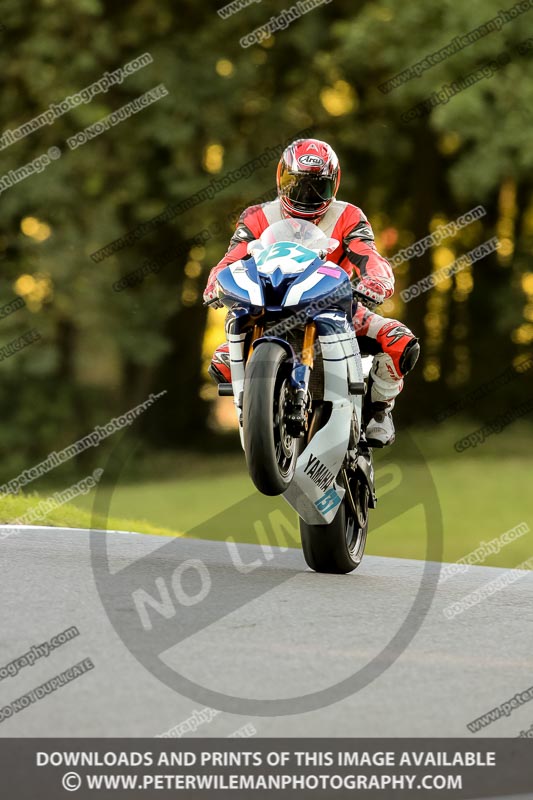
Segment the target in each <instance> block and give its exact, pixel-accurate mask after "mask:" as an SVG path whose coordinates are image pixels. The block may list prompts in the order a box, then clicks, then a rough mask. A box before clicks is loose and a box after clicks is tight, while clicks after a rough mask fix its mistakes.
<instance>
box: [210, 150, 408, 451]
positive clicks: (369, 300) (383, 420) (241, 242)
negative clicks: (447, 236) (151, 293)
mask: <svg viewBox="0 0 533 800" xmlns="http://www.w3.org/2000/svg"><path fill="white" fill-rule="evenodd" d="M340 179H341V170H340V167H339V161H338V159H337V156H336V155H335V152H334V151H333V149H332V148H331V147H330V146H329V144H327V143H326V142H322V141H319V140H318V139H297V140H296V141H294V142H293V143H292V144H290V145H289V146H288V147H287V148H286V149H285V150H284V152H283V154H282V156H281V159H280V162H279V165H278V171H277V186H278V198H277V199H276V200H272V201H271V202H268V203H261V204H260V205H256V206H250V208H247V209H246V210H245V211H244V212H243V213H242V214H241V216H240V218H239V221H238V223H237V227H236V230H235V233H234V234H233V236H232V238H231V242H230V246H229V249H228V251H227V253H226V255H225V256H224V258H223V259H222V260H221V261H220V262H219V264H217V266H216V267H213V269H212V270H211V272H210V274H209V279H208V282H207V287H206V289H205V292H204V300H205V301H206V302H211V301H213V300H214V299H215V298H217V275H218V273H219V272H220V270H221V269H224V267H227V266H228V264H232V263H233V262H234V261H238V260H239V259H242V258H246V256H247V245H248V242H251V241H253V240H254V239H259V237H260V236H261V234H262V232H263V231H264V230H265V228H267V227H268V226H269V225H271V224H272V223H274V222H277V221H279V220H281V219H284V218H287V217H297V218H298V219H305V220H309V221H310V222H313V223H314V224H315V225H317V226H318V227H319V228H320V230H322V231H323V232H324V234H325V235H326V236H331V237H333V238H334V239H337V240H338V241H339V242H340V244H339V246H338V247H337V248H336V250H334V251H333V252H332V253H330V255H329V256H328V258H329V260H330V261H333V262H335V263H336V264H338V265H339V266H340V267H342V268H343V269H344V270H345V271H346V272H347V273H348V275H349V276H350V278H352V279H353V283H354V289H355V291H356V292H357V293H358V294H359V299H361V300H362V303H366V304H367V305H363V304H362V303H358V305H357V308H356V312H355V316H354V318H353V323H354V327H355V331H356V334H357V337H358V340H359V345H360V348H361V351H362V352H363V353H368V354H370V355H373V356H374V361H373V364H372V369H371V372H370V391H369V392H368V394H367V400H366V409H365V417H366V418H367V419H368V420H369V421H368V424H367V428H366V437H367V441H368V443H369V444H370V445H371V446H373V447H384V446H385V445H389V444H392V442H393V441H394V423H393V421H392V414H391V411H392V409H393V407H394V401H395V398H396V396H397V395H398V394H399V393H400V392H401V390H402V388H403V378H404V376H405V375H406V374H407V373H408V372H409V371H410V370H411V369H412V368H413V367H414V365H415V363H416V361H417V359H418V355H419V352H420V347H419V344H418V339H417V338H416V337H415V336H414V335H413V334H412V333H411V331H410V330H409V329H408V328H406V327H405V325H402V323H400V322H398V321H397V320H394V319H385V318H384V317H381V316H380V315H379V314H376V313H374V311H373V310H372V309H373V308H375V307H376V306H378V305H380V304H381V303H383V301H384V300H386V299H387V298H388V297H390V296H391V295H392V294H393V292H394V275H393V272H392V268H391V266H390V264H389V262H388V261H387V260H386V259H385V258H383V256H381V255H380V254H379V253H378V251H377V250H376V246H375V243H374V233H373V231H372V227H371V225H370V223H369V221H368V220H367V218H366V217H365V215H364V214H363V212H362V211H361V209H360V208H357V206H354V205H352V204H351V203H345V202H342V201H340V200H336V195H337V191H338V188H339V183H340ZM210 372H211V374H212V375H213V376H214V377H215V379H216V380H219V381H220V382H224V383H229V382H231V373H230V369H229V354H228V349H227V344H224V345H220V347H218V348H217V350H216V351H215V353H214V355H213V361H212V366H211V370H210Z"/></svg>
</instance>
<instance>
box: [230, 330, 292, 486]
mask: <svg viewBox="0 0 533 800" xmlns="http://www.w3.org/2000/svg"><path fill="white" fill-rule="evenodd" d="M290 373H291V364H290V362H289V357H288V354H287V351H286V350H285V349H284V348H283V347H281V345H279V344H276V343H275V342H263V343H261V344H259V345H258V347H256V349H255V350H254V351H253V353H252V355H251V356H250V358H249V359H248V363H247V365H246V372H245V380H244V394H243V407H242V422H243V439H244V451H245V455H246V463H247V465H248V472H249V473H250V477H251V479H252V481H253V482H254V484H255V486H256V487H257V489H258V490H259V491H260V492H261V493H262V494H266V495H270V496H274V495H280V494H283V492H285V491H286V490H287V489H288V488H289V486H290V483H291V481H292V479H293V476H294V470H295V468H296V461H297V457H298V440H297V439H295V438H294V437H292V436H290V435H289V434H288V433H287V430H286V425H285V414H286V406H287V400H288V398H289V393H290Z"/></svg>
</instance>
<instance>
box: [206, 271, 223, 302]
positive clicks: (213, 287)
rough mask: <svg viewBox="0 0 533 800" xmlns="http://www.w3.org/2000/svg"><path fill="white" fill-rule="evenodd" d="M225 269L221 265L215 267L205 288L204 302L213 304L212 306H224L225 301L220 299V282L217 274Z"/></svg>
mask: <svg viewBox="0 0 533 800" xmlns="http://www.w3.org/2000/svg"><path fill="white" fill-rule="evenodd" d="M221 269H223V267H221V266H220V265H217V266H216V267H213V269H212V270H211V272H210V273H209V278H208V279H207V286H206V287H205V290H204V303H205V304H206V305H209V306H211V308H222V306H223V303H221V302H220V300H219V299H218V282H217V275H218V273H219V272H220V270H221Z"/></svg>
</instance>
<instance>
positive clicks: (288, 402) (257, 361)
mask: <svg viewBox="0 0 533 800" xmlns="http://www.w3.org/2000/svg"><path fill="white" fill-rule="evenodd" d="M338 244H339V243H338V241H337V240H336V239H332V238H328V237H327V236H326V235H325V234H324V233H323V232H322V231H321V230H320V229H319V228H318V227H317V226H316V225H313V224H312V223H310V222H308V221H306V220H296V219H290V220H289V219H286V220H281V221H279V222H275V223H273V224H272V225H270V226H269V227H268V228H267V229H266V230H265V231H264V232H263V233H262V235H261V237H260V238H259V239H258V240H256V241H253V242H250V243H249V245H248V256H247V257H246V258H243V259H242V260H239V261H236V262H234V263H233V264H230V265H229V266H227V267H226V268H225V269H223V270H221V271H220V272H219V274H218V276H217V281H218V300H219V302H221V303H222V304H223V305H224V306H226V307H227V308H228V315H227V318H226V336H227V341H228V347H229V361H230V368H231V383H228V384H219V388H218V391H219V395H222V396H227V395H232V396H233V397H234V403H235V409H236V413H237V418H238V422H239V432H240V437H241V444H242V447H243V449H244V453H245V456H246V462H247V465H248V471H249V473H250V477H251V479H252V481H253V483H254V484H255V486H256V487H257V489H258V490H259V491H260V492H262V493H263V494H265V495H271V496H275V495H282V496H283V497H284V499H285V500H286V501H287V502H288V503H289V505H290V506H291V507H292V508H293V509H294V510H295V511H296V512H297V514H298V517H299V524H300V535H301V541H302V548H303V553H304V556H305V560H306V562H307V564H308V565H309V567H311V569H313V570H315V571H317V572H330V573H347V572H351V571H352V570H354V569H356V567H358V566H359V564H360V563H361V559H362V557H363V553H364V549H365V544H366V537H367V531H368V516H369V509H371V508H375V506H376V494H375V489H374V470H373V464H372V450H371V449H370V448H369V447H368V445H367V443H366V439H365V430H364V420H363V396H364V394H365V392H366V385H367V379H368V373H369V370H370V366H371V362H372V359H371V357H370V358H365V359H364V361H363V358H362V356H361V353H360V350H359V345H358V341H357V338H356V335H355V330H354V327H353V323H352V317H353V311H354V302H357V298H356V297H354V292H353V288H352V284H351V282H350V280H349V278H348V275H347V274H346V272H345V271H344V270H343V269H341V268H340V267H338V266H337V265H336V264H334V263H332V262H329V261H328V260H327V256H328V253H331V252H332V251H333V250H335V248H336V247H337V246H338ZM214 302H216V300H215V301H214ZM369 362H370V363H369Z"/></svg>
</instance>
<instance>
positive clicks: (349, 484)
mask: <svg viewBox="0 0 533 800" xmlns="http://www.w3.org/2000/svg"><path fill="white" fill-rule="evenodd" d="M343 482H344V486H345V488H346V494H345V496H344V498H343V501H342V503H341V506H340V508H339V510H338V511H337V514H336V516H335V518H334V519H333V522H330V523H329V524H328V525H308V524H307V523H306V522H304V521H303V520H302V519H300V536H301V539H302V549H303V553H304V557H305V560H306V562H307V565H308V566H309V567H311V569H314V570H315V572H330V573H335V574H345V573H347V572H352V571H353V570H354V569H357V567H358V566H359V564H360V563H361V559H362V558H363V553H364V551H365V545H366V536H367V532H368V508H369V506H368V503H369V498H370V494H369V491H368V486H367V485H366V481H365V480H364V479H363V478H362V476H360V475H358V474H357V472H356V473H351V474H348V473H346V472H344V474H343ZM349 492H351V495H352V498H353V507H352V503H351V502H350V499H349V494H348V493H349ZM354 509H355V510H354Z"/></svg>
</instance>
